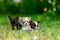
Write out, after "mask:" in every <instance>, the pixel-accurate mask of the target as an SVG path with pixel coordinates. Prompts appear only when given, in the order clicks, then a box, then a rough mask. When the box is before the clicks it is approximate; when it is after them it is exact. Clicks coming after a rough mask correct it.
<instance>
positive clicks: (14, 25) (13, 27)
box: [8, 16, 21, 30]
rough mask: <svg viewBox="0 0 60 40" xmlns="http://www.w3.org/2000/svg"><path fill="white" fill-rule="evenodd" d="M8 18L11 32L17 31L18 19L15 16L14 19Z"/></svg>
mask: <svg viewBox="0 0 60 40" xmlns="http://www.w3.org/2000/svg"><path fill="white" fill-rule="evenodd" d="M8 18H9V20H10V23H11V26H12V29H13V30H15V29H17V30H18V27H19V26H21V24H20V23H19V22H18V19H19V17H18V16H16V17H15V18H12V17H10V16H8Z"/></svg>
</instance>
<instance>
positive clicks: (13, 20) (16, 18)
mask: <svg viewBox="0 0 60 40" xmlns="http://www.w3.org/2000/svg"><path fill="white" fill-rule="evenodd" d="M8 18H9V20H10V22H11V23H16V22H18V19H19V17H18V16H16V17H15V18H12V17H10V16H8Z"/></svg>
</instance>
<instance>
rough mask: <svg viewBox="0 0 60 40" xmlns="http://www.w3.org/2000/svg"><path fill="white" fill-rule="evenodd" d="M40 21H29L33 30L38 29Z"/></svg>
mask: <svg viewBox="0 0 60 40" xmlns="http://www.w3.org/2000/svg"><path fill="white" fill-rule="evenodd" d="M39 23H40V21H30V26H31V28H32V29H33V30H35V29H38V24H39Z"/></svg>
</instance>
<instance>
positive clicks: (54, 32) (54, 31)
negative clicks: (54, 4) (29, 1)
mask: <svg viewBox="0 0 60 40" xmlns="http://www.w3.org/2000/svg"><path fill="white" fill-rule="evenodd" d="M7 16H8V15H3V16H2V17H1V18H0V40H60V21H58V20H52V19H50V18H49V17H48V18H47V17H43V15H22V16H29V17H30V16H31V17H32V20H40V21H41V23H40V24H39V30H34V31H29V32H26V31H22V30H18V31H14V30H12V29H11V25H10V23H9V20H8V17H7ZM11 16H13V17H15V15H11ZM20 16H21V15H20ZM44 19H45V20H44Z"/></svg>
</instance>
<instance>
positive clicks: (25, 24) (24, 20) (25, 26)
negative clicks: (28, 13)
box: [20, 17, 32, 31]
mask: <svg viewBox="0 0 60 40" xmlns="http://www.w3.org/2000/svg"><path fill="white" fill-rule="evenodd" d="M20 21H21V25H22V30H25V31H28V30H32V29H31V27H30V21H31V17H20Z"/></svg>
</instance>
